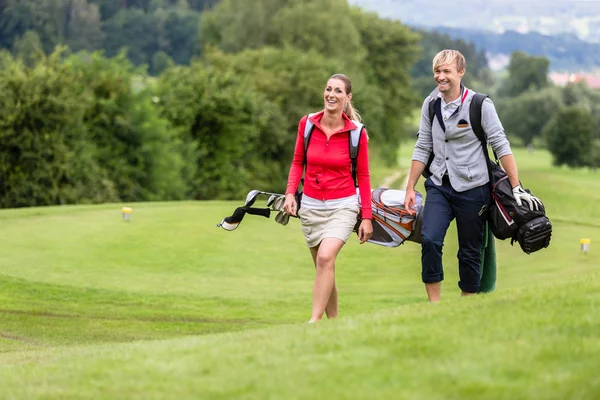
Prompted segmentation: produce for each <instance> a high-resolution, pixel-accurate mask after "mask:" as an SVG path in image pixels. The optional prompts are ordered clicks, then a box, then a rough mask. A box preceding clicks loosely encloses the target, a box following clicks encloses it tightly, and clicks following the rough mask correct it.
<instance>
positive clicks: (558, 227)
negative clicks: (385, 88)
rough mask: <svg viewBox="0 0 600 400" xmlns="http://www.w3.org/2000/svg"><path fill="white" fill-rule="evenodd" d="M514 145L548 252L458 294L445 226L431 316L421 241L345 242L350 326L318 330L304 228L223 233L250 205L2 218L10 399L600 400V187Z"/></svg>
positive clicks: (249, 225) (501, 258) (509, 251)
mask: <svg viewBox="0 0 600 400" xmlns="http://www.w3.org/2000/svg"><path fill="white" fill-rule="evenodd" d="M514 150H515V157H516V158H517V160H518V161H519V172H520V177H521V180H522V181H523V182H524V183H525V185H526V186H527V187H528V188H530V189H531V190H532V192H533V193H534V194H536V195H537V196H539V197H540V198H542V199H543V200H544V202H545V205H546V209H547V211H548V214H549V216H550V218H551V220H552V223H553V225H554V235H553V239H552V243H551V245H550V247H549V248H548V249H545V250H542V251H540V252H538V253H534V254H532V255H526V254H524V253H523V252H522V251H521V250H520V249H519V248H518V247H513V246H511V245H510V243H509V242H507V241H503V242H498V243H497V249H498V266H499V267H498V273H499V276H498V284H497V287H496V290H495V291H494V292H493V293H491V294H489V295H481V296H474V297H470V298H461V297H460V296H459V290H458V288H457V287H456V282H457V280H458V276H457V271H456V270H457V268H456V252H457V250H458V249H457V238H456V231H455V229H451V230H450V231H449V237H448V241H447V243H446V245H445V246H444V262H445V268H446V280H445V282H444V285H443V300H442V302H441V303H439V304H429V303H427V302H426V301H425V293H424V289H423V285H422V284H421V282H420V247H419V246H417V245H416V244H414V243H405V244H404V245H402V246H401V247H399V248H393V249H388V248H383V247H381V246H376V245H368V244H367V245H362V246H361V245H359V244H358V243H357V241H356V237H352V238H351V240H350V241H349V243H348V245H347V247H345V248H344V250H343V251H342V253H341V254H340V257H339V259H338V261H339V262H338V263H337V265H336V271H337V272H336V284H337V285H338V288H339V291H340V312H341V314H340V315H341V317H340V318H339V319H337V320H334V321H323V322H321V323H319V324H317V325H312V324H311V325H308V324H306V323H305V321H306V320H307V319H308V315H309V314H310V301H311V292H310V291H311V287H312V280H313V277H314V268H313V267H312V265H311V263H310V256H309V252H308V250H307V249H306V246H305V244H304V242H303V238H302V233H301V230H300V227H299V224H298V221H297V220H296V219H293V220H291V221H290V222H289V224H288V225H287V226H282V225H279V224H276V223H275V222H274V221H273V220H272V218H271V219H266V218H262V217H255V218H252V217H247V218H246V219H245V220H244V221H243V223H242V225H240V227H239V228H238V229H237V230H235V231H233V232H226V231H224V230H222V229H220V228H216V227H215V224H216V223H217V222H219V221H220V219H221V218H222V217H223V216H225V215H228V214H229V213H231V212H232V211H233V209H234V208H235V207H237V206H238V205H239V202H221V201H202V202H200V201H197V202H191V201H190V202H166V203H138V204H128V205H130V206H132V208H133V214H132V219H131V221H130V222H123V221H122V220H121V216H120V209H121V205H120V204H103V205H81V206H62V207H40V208H26V209H6V210H0V221H1V222H2V223H1V224H0V240H2V243H3V245H4V246H3V251H2V253H0V265H2V273H1V274H0V287H1V288H2V290H0V303H1V304H2V306H1V307H0V319H1V320H2V324H1V327H0V382H2V390H0V399H11V400H18V399H27V400H31V399H45V400H48V399H61V400H62V399H197V398H210V399H213V398H215V399H219V398H223V399H225V398H227V399H230V398H236V399H238V398H239V399H264V398H276V399H278V398H289V399H315V398H339V399H355V398H369V399H390V398H394V399H440V400H441V399H450V400H452V399H464V398H477V399H494V400H496V399H530V398H543V399H552V400H554V399H556V400H559V399H560V400H563V399H567V398H569V399H571V398H578V399H596V398H599V397H600V380H598V378H597V375H598V374H597V370H598V357H597V354H599V353H600V325H599V322H598V321H599V318H598V310H599V309H600V276H599V273H598V264H599V263H600V252H598V251H597V248H596V247H595V246H596V245H597V242H598V238H599V237H600V224H598V223H597V222H596V221H598V220H599V218H600V206H599V205H600V180H599V179H597V176H596V175H597V174H595V173H594V172H592V171H589V170H584V169H579V170H570V169H560V168H554V167H552V166H551V165H550V156H549V155H548V153H546V152H544V151H535V152H534V153H532V154H530V153H528V152H527V150H525V149H514ZM400 162H401V165H402V166H403V167H404V168H406V167H407V166H408V164H409V162H410V146H409V145H408V144H407V146H405V148H404V149H403V150H402V158H401V160H400ZM388 172H389V171H388ZM380 177H381V176H378V177H377V178H376V179H375V180H374V182H380V181H381V179H380ZM420 184H421V185H422V182H421V183H420ZM573 187H575V188H577V190H576V191H573V190H572V188H573ZM261 189H263V188H261ZM264 189H267V188H264ZM418 189H419V190H421V191H422V190H423V188H422V186H420V187H419V188H418ZM241 201H242V199H240V202H241ZM256 206H260V205H259V204H258V203H257V204H256ZM582 237H587V238H591V241H592V243H591V250H590V252H589V253H588V254H583V253H581V252H580V251H579V239H580V238H582ZM432 382H434V384H432Z"/></svg>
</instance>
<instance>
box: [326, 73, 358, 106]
mask: <svg viewBox="0 0 600 400" xmlns="http://www.w3.org/2000/svg"><path fill="white" fill-rule="evenodd" d="M351 98H352V93H348V92H347V88H346V84H345V83H344V81H342V80H341V79H336V78H331V79H329V80H328V81H327V85H326V86H325V91H324V93H323V99H324V102H325V110H327V111H330V112H343V111H344V109H345V107H346V103H347V102H348V101H350V99H351Z"/></svg>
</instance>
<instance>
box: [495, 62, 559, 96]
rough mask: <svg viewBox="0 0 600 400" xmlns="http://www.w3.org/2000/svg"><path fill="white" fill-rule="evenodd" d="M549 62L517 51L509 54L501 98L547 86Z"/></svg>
mask: <svg viewBox="0 0 600 400" xmlns="http://www.w3.org/2000/svg"><path fill="white" fill-rule="evenodd" d="M549 66H550V62H549V61H548V59H547V58H545V57H533V56H529V55H527V54H525V53H523V52H520V51H517V52H514V53H512V54H511V56H510V63H509V65H508V74H509V77H508V80H507V82H506V85H505V86H504V88H505V89H504V90H503V91H502V92H501V93H499V94H500V95H503V96H508V97H515V96H518V95H519V94H521V93H523V92H526V91H528V90H531V89H542V88H545V87H546V86H548V85H549V82H548V68H549Z"/></svg>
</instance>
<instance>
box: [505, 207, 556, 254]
mask: <svg viewBox="0 0 600 400" xmlns="http://www.w3.org/2000/svg"><path fill="white" fill-rule="evenodd" d="M551 237H552V224H551V223H550V220H549V219H548V218H547V217H545V216H543V217H538V218H535V219H532V220H531V221H529V222H527V223H525V224H523V225H521V227H520V228H519V229H518V230H517V233H516V235H515V237H514V238H513V241H514V240H516V241H517V242H519V245H520V246H521V249H522V250H523V251H524V252H525V253H527V254H531V253H533V252H536V251H538V250H541V249H544V248H546V247H548V246H549V245H550V238H551Z"/></svg>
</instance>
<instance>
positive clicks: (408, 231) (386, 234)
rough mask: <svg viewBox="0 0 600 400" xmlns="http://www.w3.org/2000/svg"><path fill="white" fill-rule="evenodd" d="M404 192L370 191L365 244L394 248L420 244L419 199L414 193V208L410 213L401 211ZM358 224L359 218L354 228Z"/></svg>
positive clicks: (381, 189)
mask: <svg viewBox="0 0 600 400" xmlns="http://www.w3.org/2000/svg"><path fill="white" fill-rule="evenodd" d="M405 194H406V192H405V191H404V190H395V189H387V188H377V189H374V190H373V191H371V211H372V213H373V219H372V220H371V222H372V225H373V236H372V237H371V239H369V240H368V242H369V243H374V244H378V245H381V246H385V247H397V246H399V245H401V244H402V243H404V241H406V240H409V241H412V242H415V243H421V224H422V210H423V196H422V195H421V193H417V207H416V210H414V212H413V213H410V212H409V211H407V210H406V209H405V208H404V196H405ZM361 222H362V220H361V218H360V216H359V217H358V221H357V222H356V226H355V227H354V231H355V232H358V227H359V226H360V223H361Z"/></svg>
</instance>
